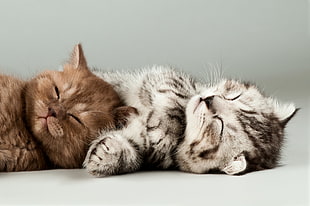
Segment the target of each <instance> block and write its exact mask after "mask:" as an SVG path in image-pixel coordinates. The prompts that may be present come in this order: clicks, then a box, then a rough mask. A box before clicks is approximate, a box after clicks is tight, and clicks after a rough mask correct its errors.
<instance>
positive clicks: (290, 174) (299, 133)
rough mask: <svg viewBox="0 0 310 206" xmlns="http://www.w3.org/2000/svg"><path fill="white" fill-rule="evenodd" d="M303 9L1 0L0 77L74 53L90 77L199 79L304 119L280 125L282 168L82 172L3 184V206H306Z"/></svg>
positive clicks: (241, 2) (309, 60)
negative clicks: (263, 96)
mask: <svg viewBox="0 0 310 206" xmlns="http://www.w3.org/2000/svg"><path fill="white" fill-rule="evenodd" d="M309 9H310V1H307V0H256V1H255V0H253V1H249V0H234V1H230V0H192V1H182V0H169V1H167V0H154V1H144V0H130V1H127V0H123V1H121V0H113V1H108V0H101V1H99V0H98V1H96V0H88V1H81V0H66V1H63V0H53V1H41V0H25V1H20V0H0V25H1V26H0V72H2V73H10V74H14V75H17V76H23V77H29V76H31V75H32V74H33V73H34V72H36V71H41V70H43V69H45V68H49V69H57V68H58V66H59V64H61V63H63V62H64V60H65V59H66V58H67V56H68V54H69V52H70V51H71V50H72V47H73V45H74V44H76V43H77V42H81V43H82V44H83V47H84V51H85V54H86V57H87V59H88V62H89V65H94V66H97V67H100V68H115V69H128V68H129V69H130V68H139V67H142V66H146V65H152V64H172V65H175V66H177V67H179V68H182V69H184V70H185V71H188V72H190V73H192V74H193V75H194V76H196V77H202V78H203V79H208V78H207V76H208V74H209V73H208V72H206V68H207V65H208V63H211V64H220V65H222V66H223V71H224V74H225V76H231V77H236V78H242V79H245V80H251V81H254V82H256V83H257V84H258V85H259V86H260V87H261V88H263V89H264V90H265V91H266V93H267V94H271V95H274V96H276V97H278V98H279V99H280V100H283V101H293V102H295V103H296V105H297V106H298V107H301V108H302V109H301V110H300V112H299V113H298V114H297V116H296V117H295V118H293V119H292V121H291V122H290V123H289V124H288V128H287V132H286V133H287V141H286V144H285V148H284V151H283V161H282V162H283V166H282V167H279V168H276V169H274V170H266V171H261V172H255V173H250V174H247V175H245V176H237V177H234V176H225V175H193V174H186V173H181V172H167V171H162V172H161V171H157V172H140V173H135V174H128V175H122V176H114V177H109V178H102V179H97V178H92V177H90V176H88V175H87V174H86V172H85V171H84V170H56V171H40V172H22V173H9V174H7V173H0V205H34V204H37V205H69V204H72V205H73V204H77V205H79V204H80V205H95V204H97V205H99V204H102V205H232V206H234V205H238V206H242V205H246V206H248V205H258V206H269V205H271V206H273V205H281V206H299V205H300V206H308V205H310V202H309V185H310V182H309V169H310V168H309V165H310V164H309V142H310V141H309V139H310V92H309V91H310V90H309V88H310V83H309V79H310V46H309V45H310V41H309V39H310V37H309V32H310V19H309V17H310V15H309Z"/></svg>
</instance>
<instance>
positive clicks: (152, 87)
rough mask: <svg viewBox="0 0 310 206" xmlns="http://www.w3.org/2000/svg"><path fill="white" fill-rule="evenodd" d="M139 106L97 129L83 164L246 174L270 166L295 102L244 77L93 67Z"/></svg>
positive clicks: (111, 170) (99, 170)
mask: <svg viewBox="0 0 310 206" xmlns="http://www.w3.org/2000/svg"><path fill="white" fill-rule="evenodd" d="M94 72H95V73H96V74H97V75H98V76H100V77H102V78H103V79H104V80H105V81H107V82H108V83H110V84H112V85H113V86H114V89H115V90H116V91H117V92H118V93H119V95H120V97H121V98H122V100H123V102H124V103H125V104H126V105H130V106H133V107H135V108H137V110H138V114H133V115H131V116H130V117H129V119H128V122H127V126H126V127H125V128H122V129H120V130H117V131H107V132H104V131H103V132H102V133H101V134H100V135H99V137H98V139H97V140H95V141H94V142H93V143H92V144H91V146H90V149H89V151H88V154H87V156H86V159H85V161H84V166H85V167H86V169H87V170H88V172H89V173H91V174H92V175H94V176H108V175H114V174H121V173H128V172H134V171H136V170H139V169H141V168H159V169H168V168H177V169H179V170H182V171H186V172H193V173H208V172H210V171H213V170H219V171H222V172H225V173H227V174H238V173H245V172H248V171H252V170H261V169H266V168H272V167H275V166H276V164H277V162H278V159H279V155H280V150H281V146H282V144H283V135H284V131H283V130H284V127H285V125H286V123H287V121H288V120H289V119H290V118H291V117H292V116H293V115H294V114H295V112H296V109H295V107H294V105H282V106H281V105H279V104H278V103H277V102H276V101H275V100H273V99H271V98H269V97H265V96H263V95H262V94H261V93H260V92H259V90H258V89H257V88H256V87H255V86H253V85H251V84H248V83H240V82H237V81H233V80H223V81H221V82H219V83H217V84H216V85H215V86H208V85H206V84H202V83H200V82H197V81H195V80H194V79H193V78H191V77H190V76H188V75H186V74H184V73H181V72H177V71H175V70H174V69H171V68H165V67H160V66H155V67H153V68H151V69H146V70H141V71H138V72H135V73H128V72H123V73H120V72H102V71H100V70H96V71H94Z"/></svg>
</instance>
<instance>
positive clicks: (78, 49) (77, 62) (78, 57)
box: [69, 44, 88, 69]
mask: <svg viewBox="0 0 310 206" xmlns="http://www.w3.org/2000/svg"><path fill="white" fill-rule="evenodd" d="M69 64H70V65H71V66H72V67H73V68H74V69H88V68H87V62H86V58H85V56H84V52H83V49H82V45H81V44H77V45H75V46H74V49H73V51H72V54H71V58H70V60H69Z"/></svg>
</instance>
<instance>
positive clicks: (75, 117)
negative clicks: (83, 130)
mask: <svg viewBox="0 0 310 206" xmlns="http://www.w3.org/2000/svg"><path fill="white" fill-rule="evenodd" d="M68 115H69V116H70V117H72V118H73V119H74V120H75V121H77V122H78V123H79V124H81V125H83V122H82V121H81V120H80V119H79V118H78V117H77V116H75V115H73V114H70V113H69V114H68Z"/></svg>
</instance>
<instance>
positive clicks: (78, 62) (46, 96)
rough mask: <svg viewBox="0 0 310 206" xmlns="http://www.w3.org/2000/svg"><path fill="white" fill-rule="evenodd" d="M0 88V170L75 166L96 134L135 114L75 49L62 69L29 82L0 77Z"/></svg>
mask: <svg viewBox="0 0 310 206" xmlns="http://www.w3.org/2000/svg"><path fill="white" fill-rule="evenodd" d="M0 85H1V91H0V100H1V102H0V109H1V114H0V124H1V126H0V171H20V170H39V169H47V168H55V167H56V168H80V167H81V166H82V162H83V160H84V158H85V155H86V151H87V148H88V145H89V143H90V142H91V141H92V140H93V139H94V138H95V137H96V136H97V135H98V131H100V130H102V129H112V128H115V127H116V125H117V126H119V124H122V123H123V122H124V119H126V115H129V113H130V112H129V113H128V111H132V112H134V111H135V109H134V108H132V107H126V106H123V107H122V106H121V101H120V98H119V96H118V94H117V93H116V92H115V91H114V90H113V88H112V87H111V85H110V84H108V83H106V82H105V81H103V80H102V79H100V78H98V77H97V76H95V75H94V74H92V73H91V72H90V71H89V69H88V68H87V63H86V60H85V57H84V54H83V51H82V48H81V46H80V45H77V46H76V47H75V49H74V51H73V53H72V57H71V59H70V61H69V63H68V64H66V65H65V66H64V71H61V72H60V71H46V72H43V73H42V74H40V75H38V76H37V77H35V78H33V79H32V80H30V81H29V82H22V81H20V80H18V79H14V78H12V77H8V76H0ZM48 162H50V163H51V164H48Z"/></svg>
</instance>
